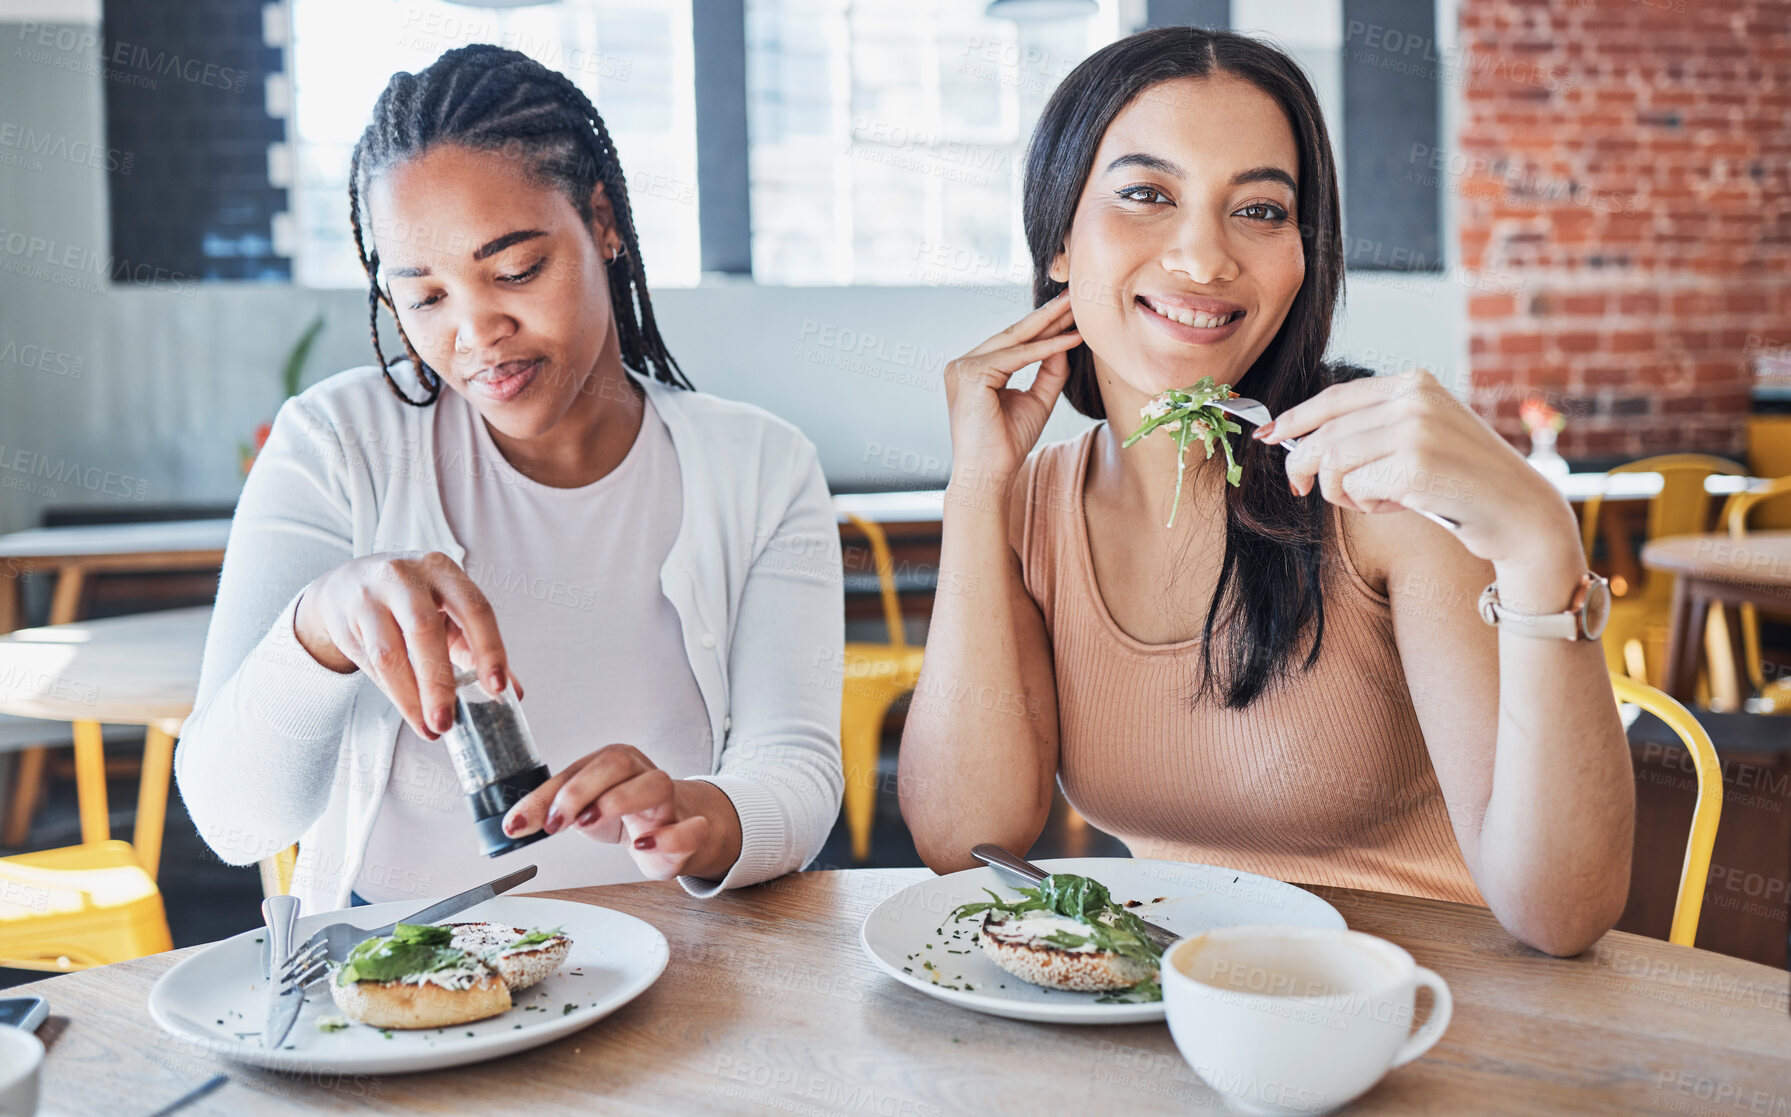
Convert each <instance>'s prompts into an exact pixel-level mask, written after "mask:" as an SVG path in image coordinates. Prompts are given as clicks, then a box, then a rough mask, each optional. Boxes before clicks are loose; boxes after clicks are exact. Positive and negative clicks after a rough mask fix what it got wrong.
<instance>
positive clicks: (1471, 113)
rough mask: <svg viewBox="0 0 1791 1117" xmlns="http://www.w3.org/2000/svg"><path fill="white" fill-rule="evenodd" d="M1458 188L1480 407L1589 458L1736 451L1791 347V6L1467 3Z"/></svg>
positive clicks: (1775, 2)
mask: <svg viewBox="0 0 1791 1117" xmlns="http://www.w3.org/2000/svg"><path fill="white" fill-rule="evenodd" d="M1460 18H1461V26H1460V51H1461V53H1460V55H1459V56H1458V61H1459V67H1458V69H1459V75H1458V81H1459V84H1460V87H1461V95H1460V102H1461V109H1462V112H1461V117H1460V122H1461V123H1460V128H1459V131H1458V133H1457V135H1456V137H1455V144H1454V149H1453V151H1451V153H1450V155H1449V166H1448V168H1447V177H1446V181H1447V182H1448V183H1449V184H1450V188H1451V189H1452V190H1453V191H1454V192H1455V193H1456V195H1457V200H1456V205H1457V213H1458V214H1459V216H1460V221H1459V230H1460V237H1461V244H1460V248H1461V260H1462V266H1463V276H1464V280H1465V281H1466V282H1468V283H1469V285H1470V286H1469V291H1468V331H1469V351H1470V371H1471V385H1472V390H1473V397H1474V402H1475V406H1476V407H1477V408H1478V409H1479V410H1480V411H1481V413H1482V414H1484V415H1486V416H1487V417H1488V418H1489V419H1490V420H1492V421H1493V422H1494V424H1495V425H1496V426H1497V427H1498V429H1499V430H1500V431H1501V432H1502V433H1504V434H1506V435H1507V436H1508V437H1510V438H1512V439H1513V441H1514V442H1516V443H1517V445H1518V446H1519V447H1520V448H1527V447H1528V440H1527V439H1526V438H1525V437H1524V435H1523V428H1522V425H1521V424H1520V423H1519V421H1518V417H1517V413H1518V405H1519V404H1520V403H1521V402H1522V401H1523V399H1524V397H1525V396H1526V395H1527V394H1530V393H1538V394H1541V395H1543V396H1545V397H1546V398H1549V399H1551V400H1553V401H1554V402H1555V404H1556V406H1557V407H1560V408H1561V409H1562V410H1564V411H1566V412H1567V413H1568V420H1567V429H1566V431H1565V432H1564V433H1563V434H1562V436H1561V444H1560V449H1561V451H1562V453H1564V454H1565V455H1566V456H1568V457H1570V458H1573V457H1593V458H1605V457H1618V456H1622V457H1640V456H1643V455H1645V454H1652V453H1661V452H1666V451H1675V450H1699V451H1707V452H1713V453H1719V454H1724V455H1727V456H1731V457H1737V458H1739V457H1740V456H1741V455H1742V454H1743V452H1744V449H1745V433H1744V418H1745V415H1746V413H1747V411H1748V407H1749V401H1748V389H1749V387H1750V385H1751V383H1752V377H1753V362H1754V359H1755V356H1756V355H1757V351H1758V350H1760V349H1763V348H1771V349H1776V350H1779V351H1781V352H1785V351H1791V350H1788V349H1787V347H1791V0H1557V2H1555V3H1544V2H1530V3H1525V2H1518V0H1460Z"/></svg>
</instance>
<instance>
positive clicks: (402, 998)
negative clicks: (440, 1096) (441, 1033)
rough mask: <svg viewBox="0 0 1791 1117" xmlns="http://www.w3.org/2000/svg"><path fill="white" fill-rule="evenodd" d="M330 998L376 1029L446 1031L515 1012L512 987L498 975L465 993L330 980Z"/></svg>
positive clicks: (475, 982)
mask: <svg viewBox="0 0 1791 1117" xmlns="http://www.w3.org/2000/svg"><path fill="white" fill-rule="evenodd" d="M330 997H331V998H332V999H333V1000H334V1001H335V1002H336V1007H337V1008H340V1009H341V1010H342V1011H343V1013H345V1014H346V1015H347V1016H348V1017H349V1019H351V1020H359V1021H360V1022H361V1023H363V1024H371V1025H373V1026H374V1027H375V1028H446V1027H450V1026H452V1025H455V1024H469V1023H471V1022H472V1021H474V1020H483V1019H485V1018H486V1017H487V1016H496V1015H497V1014H498V1013H500V1012H508V1011H510V988H509V986H507V985H505V984H504V981H503V979H502V978H501V977H499V976H498V975H497V974H495V973H485V974H481V975H480V976H479V977H478V978H477V979H475V980H473V981H472V982H471V983H470V984H468V985H467V986H466V988H464V989H450V988H448V987H446V986H445V985H438V984H435V983H432V982H427V981H419V982H407V981H356V982H352V983H350V984H348V985H337V984H336V983H335V981H334V980H331V981H330Z"/></svg>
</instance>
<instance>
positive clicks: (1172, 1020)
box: [1161, 927, 1453, 1114]
mask: <svg viewBox="0 0 1791 1117" xmlns="http://www.w3.org/2000/svg"><path fill="white" fill-rule="evenodd" d="M1161 982H1162V985H1163V1000H1164V1005H1165V1008H1166V1010H1167V1015H1168V1018H1169V1031H1170V1034H1171V1036H1173V1037H1174V1039H1175V1045H1176V1047H1177V1048H1178V1049H1179V1050H1180V1051H1181V1053H1182V1057H1183V1058H1185V1059H1187V1060H1188V1062H1189V1064H1190V1065H1192V1066H1193V1068H1194V1070H1195V1072H1196V1073H1198V1074H1199V1075H1200V1077H1201V1078H1202V1079H1204V1080H1205V1082H1206V1083H1207V1085H1208V1086H1210V1087H1212V1088H1213V1089H1214V1090H1215V1091H1216V1092H1218V1094H1219V1095H1220V1096H1221V1097H1223V1098H1224V1099H1225V1102H1226V1104H1227V1105H1229V1106H1231V1107H1232V1108H1234V1109H1237V1110H1239V1111H1241V1112H1244V1113H1251V1114H1290V1113H1328V1112H1330V1111H1332V1110H1334V1109H1336V1108H1338V1107H1340V1106H1342V1105H1345V1104H1346V1103H1348V1102H1350V1101H1352V1100H1354V1099H1355V1098H1357V1097H1359V1096H1360V1095H1361V1094H1363V1093H1365V1092H1366V1091H1367V1090H1368V1089H1369V1088H1370V1087H1371V1086H1373V1085H1374V1084H1375V1083H1376V1082H1379V1081H1380V1079H1381V1076H1382V1075H1384V1074H1386V1072H1387V1071H1388V1070H1390V1069H1391V1068H1393V1067H1396V1066H1399V1065H1401V1064H1403V1063H1409V1062H1411V1061H1412V1060H1413V1059H1416V1058H1417V1057H1418V1056H1420V1055H1422V1054H1424V1053H1425V1052H1426V1051H1428V1050H1430V1048H1431V1046H1432V1045H1433V1044H1435V1043H1436V1041H1437V1040H1438V1039H1440V1038H1442V1034H1443V1029H1445V1028H1447V1027H1448V1026H1449V1016H1450V1010H1451V1008H1452V1005H1453V1001H1452V1000H1451V998H1450V996H1449V987H1448V985H1446V984H1445V983H1444V982H1443V979H1442V978H1440V977H1438V976H1437V975H1436V974H1435V973H1433V972H1431V971H1430V970H1427V969H1425V968H1424V967H1423V966H1420V965H1418V964H1417V963H1416V962H1414V961H1412V956H1411V955H1410V954H1407V953H1406V952H1405V951H1404V950H1403V949H1401V948H1400V947H1398V946H1396V945H1394V944H1393V943H1390V942H1388V941H1387V940H1385V939H1380V938H1376V937H1374V936H1373V935H1365V934H1363V933H1362V932H1360V931H1347V930H1335V929H1324V930H1321V929H1315V928H1309V927H1226V928H1222V929H1219V930H1216V931H1208V932H1206V933H1205V934H1200V935H1194V936H1191V937H1189V938H1186V939H1183V940H1181V941H1180V942H1178V943H1176V944H1175V945H1174V946H1171V947H1170V948H1169V950H1167V951H1166V952H1165V953H1164V955H1163V962H1162V976H1161ZM1419 987H1424V988H1428V989H1429V990H1430V991H1431V993H1432V995H1433V996H1434V997H1435V1002H1434V1003H1433V1004H1432V1006H1431V1009H1430V1012H1429V1014H1428V1015H1427V1016H1426V1017H1425V1019H1424V1021H1423V1023H1422V1025H1420V1026H1419V1028H1418V1030H1417V1032H1416V1033H1414V1032H1413V1031H1412V1023H1413V1018H1414V1009H1415V1006H1416V1004H1417V991H1418V989H1419Z"/></svg>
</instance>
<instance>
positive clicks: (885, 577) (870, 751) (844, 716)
mask: <svg viewBox="0 0 1791 1117" xmlns="http://www.w3.org/2000/svg"><path fill="white" fill-rule="evenodd" d="M846 519H847V520H848V521H849V522H850V523H851V524H852V525H853V526H854V527H856V528H857V529H858V530H859V531H861V532H863V533H864V537H865V539H866V540H868V541H869V543H870V546H871V561H872V563H873V565H874V566H875V567H876V570H877V584H878V589H879V591H880V592H881V594H882V597H883V620H884V624H885V626H886V627H887V628H888V630H889V642H888V643H885V644H870V643H848V644H847V645H846V656H845V679H844V685H843V687H842V693H841V700H840V756H841V760H842V762H843V763H844V765H845V769H846V795H845V810H846V828H847V830H849V831H850V832H851V835H852V856H853V858H854V859H855V860H858V861H863V860H865V859H866V858H868V857H869V856H870V854H871V825H872V823H873V822H874V821H875V819H876V810H877V755H878V753H879V752H880V751H881V745H882V739H883V720H884V718H885V717H886V716H887V715H888V713H889V707H890V706H891V705H893V704H894V703H895V700H896V699H898V698H900V697H901V696H902V695H904V694H906V693H907V692H908V691H911V690H913V689H914V686H915V684H916V683H917V682H919V681H920V662H921V655H922V649H920V648H915V647H911V646H909V644H908V638H907V635H906V633H904V632H903V630H902V628H903V626H902V602H901V598H900V597H899V596H898V595H897V593H896V585H895V561H894V559H893V558H892V557H891V555H890V552H889V539H888V537H887V536H886V535H884V533H883V528H882V526H881V525H879V524H875V523H872V522H871V521H869V520H866V519H863V518H862V517H859V516H855V515H853V514H851V513H850V512H848V513H846Z"/></svg>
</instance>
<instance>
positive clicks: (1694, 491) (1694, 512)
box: [1580, 454, 1747, 609]
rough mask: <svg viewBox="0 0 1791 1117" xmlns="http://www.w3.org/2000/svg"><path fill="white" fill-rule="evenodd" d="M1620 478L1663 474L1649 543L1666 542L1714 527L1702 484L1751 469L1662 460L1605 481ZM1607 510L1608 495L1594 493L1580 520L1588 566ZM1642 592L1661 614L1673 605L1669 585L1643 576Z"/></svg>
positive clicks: (1698, 459) (1721, 462) (1700, 460)
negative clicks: (1717, 475) (1602, 510)
mask: <svg viewBox="0 0 1791 1117" xmlns="http://www.w3.org/2000/svg"><path fill="white" fill-rule="evenodd" d="M1622 473H1658V474H1660V479H1661V488H1660V492H1659V493H1658V494H1657V495H1656V496H1655V497H1654V498H1653V499H1652V500H1650V501H1649V502H1648V533H1647V538H1649V539H1663V538H1665V537H1666V536H1669V535H1694V534H1696V533H1698V532H1701V531H1703V530H1704V527H1705V525H1706V524H1708V523H1709V522H1710V494H1709V493H1708V492H1706V491H1705V489H1704V482H1705V481H1706V480H1707V479H1708V478H1709V477H1710V475H1711V474H1713V473H1724V474H1728V475H1730V476H1735V477H1745V476H1747V469H1746V467H1744V466H1742V465H1741V464H1740V463H1739V462H1732V461H1730V460H1729V459H1727V458H1719V457H1715V456H1713V455H1710V454H1662V455H1660V456H1658V457H1652V458H1642V459H1640V460H1639V461H1633V462H1625V463H1624V464H1622V465H1620V466H1617V467H1616V468H1614V469H1612V470H1610V471H1608V472H1607V473H1606V474H1605V480H1606V481H1607V482H1608V481H1609V480H1610V479H1611V478H1612V477H1615V476H1617V475H1618V474H1622ZM1603 505H1604V493H1603V492H1602V491H1600V492H1597V493H1594V494H1592V495H1591V496H1589V497H1587V498H1586V503H1585V506H1584V510H1583V511H1582V512H1581V514H1580V542H1581V544H1582V545H1583V546H1584V547H1585V550H1586V559H1587V561H1588V562H1589V561H1591V558H1592V542H1593V540H1594V539H1596V538H1597V537H1598V513H1599V509H1600V508H1602V507H1603ZM1641 589H1642V592H1643V594H1645V595H1646V597H1647V599H1648V600H1649V601H1650V602H1656V601H1658V603H1659V604H1660V607H1661V608H1662V609H1665V608H1666V607H1667V605H1668V604H1669V603H1670V601H1671V599H1672V595H1673V584H1672V582H1671V580H1669V579H1665V578H1655V577H1652V576H1644V578H1643V585H1642V587H1641Z"/></svg>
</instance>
